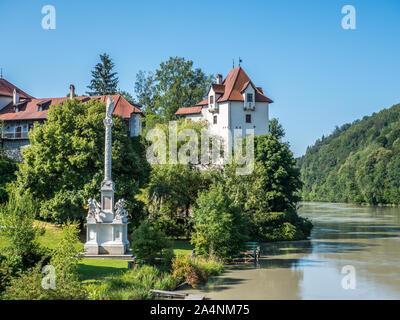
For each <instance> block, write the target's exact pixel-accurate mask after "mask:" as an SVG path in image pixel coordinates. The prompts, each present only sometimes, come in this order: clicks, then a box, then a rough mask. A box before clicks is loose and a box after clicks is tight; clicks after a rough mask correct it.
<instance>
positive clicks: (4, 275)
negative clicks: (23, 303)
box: [0, 256, 13, 296]
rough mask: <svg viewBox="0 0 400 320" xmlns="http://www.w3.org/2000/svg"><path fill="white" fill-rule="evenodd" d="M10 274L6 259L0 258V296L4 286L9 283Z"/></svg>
mask: <svg viewBox="0 0 400 320" xmlns="http://www.w3.org/2000/svg"><path fill="white" fill-rule="evenodd" d="M12 274H13V270H12V269H11V268H10V266H9V265H8V262H7V259H6V257H4V256H0V296H1V293H2V292H3V291H4V289H5V288H6V286H8V284H9V283H10V280H11V278H12Z"/></svg>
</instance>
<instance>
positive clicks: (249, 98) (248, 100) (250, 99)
mask: <svg viewBox="0 0 400 320" xmlns="http://www.w3.org/2000/svg"><path fill="white" fill-rule="evenodd" d="M247 102H253V94H252V93H248V94H247Z"/></svg>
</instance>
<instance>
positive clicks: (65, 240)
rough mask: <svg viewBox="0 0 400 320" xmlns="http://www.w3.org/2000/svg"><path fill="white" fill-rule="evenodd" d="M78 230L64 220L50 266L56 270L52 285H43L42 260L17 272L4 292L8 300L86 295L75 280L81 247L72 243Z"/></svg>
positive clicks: (70, 297) (71, 297) (71, 298)
mask: <svg viewBox="0 0 400 320" xmlns="http://www.w3.org/2000/svg"><path fill="white" fill-rule="evenodd" d="M78 233H79V229H78V227H77V225H76V224H71V223H67V224H66V225H64V226H63V227H62V235H61V240H60V242H59V243H58V244H57V246H56V248H55V249H54V250H53V252H52V256H51V259H50V266H52V267H54V270H55V288H54V289H44V288H43V287H42V280H43V274H42V273H41V270H42V266H44V265H45V263H43V262H42V261H41V262H39V263H38V264H36V265H35V266H34V267H33V268H30V269H28V270H26V271H24V272H18V273H17V276H16V277H14V278H13V279H12V280H11V281H10V284H9V286H8V287H7V288H6V291H5V293H4V299H9V300H14V299H17V300H20V299H23V300H53V299H57V300H64V299H65V300H80V299H86V298H87V297H88V292H87V291H86V290H85V288H84V287H83V286H82V284H81V283H80V281H79V279H78V270H77V265H78V262H79V259H80V251H81V250H80V249H79V248H77V247H76V246H74V244H75V243H76V242H77V241H78V240H79V239H78Z"/></svg>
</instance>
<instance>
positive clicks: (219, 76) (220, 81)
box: [217, 74, 222, 84]
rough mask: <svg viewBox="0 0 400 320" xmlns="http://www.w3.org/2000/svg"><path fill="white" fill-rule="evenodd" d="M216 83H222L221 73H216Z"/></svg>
mask: <svg viewBox="0 0 400 320" xmlns="http://www.w3.org/2000/svg"><path fill="white" fill-rule="evenodd" d="M217 84H222V74H217Z"/></svg>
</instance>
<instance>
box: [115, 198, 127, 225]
mask: <svg viewBox="0 0 400 320" xmlns="http://www.w3.org/2000/svg"><path fill="white" fill-rule="evenodd" d="M125 207H126V201H125V200H124V199H119V200H118V201H117V203H116V204H115V219H116V220H122V219H123V218H126V217H127V216H128V211H126V209H125Z"/></svg>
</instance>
